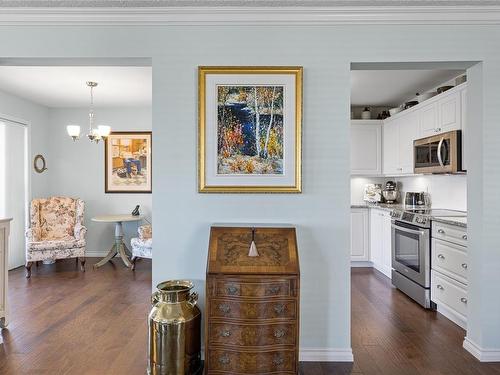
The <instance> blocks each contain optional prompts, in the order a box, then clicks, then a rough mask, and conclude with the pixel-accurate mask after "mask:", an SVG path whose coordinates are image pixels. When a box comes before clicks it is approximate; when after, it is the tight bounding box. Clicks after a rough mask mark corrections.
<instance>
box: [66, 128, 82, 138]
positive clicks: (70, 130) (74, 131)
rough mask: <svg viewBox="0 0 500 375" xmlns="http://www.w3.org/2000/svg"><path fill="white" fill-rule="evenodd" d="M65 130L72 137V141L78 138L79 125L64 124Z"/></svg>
mask: <svg viewBox="0 0 500 375" xmlns="http://www.w3.org/2000/svg"><path fill="white" fill-rule="evenodd" d="M66 131H67V132H68V135H69V136H70V137H71V138H73V141H76V140H77V139H79V138H80V126H78V125H68V126H66Z"/></svg>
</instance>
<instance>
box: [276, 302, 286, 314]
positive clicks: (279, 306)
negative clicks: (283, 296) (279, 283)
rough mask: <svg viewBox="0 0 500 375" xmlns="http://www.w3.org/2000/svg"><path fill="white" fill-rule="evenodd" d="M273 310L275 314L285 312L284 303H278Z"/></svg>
mask: <svg viewBox="0 0 500 375" xmlns="http://www.w3.org/2000/svg"><path fill="white" fill-rule="evenodd" d="M274 312H275V313H276V314H283V313H284V312H285V305H284V304H282V303H279V304H277V305H275V306H274Z"/></svg>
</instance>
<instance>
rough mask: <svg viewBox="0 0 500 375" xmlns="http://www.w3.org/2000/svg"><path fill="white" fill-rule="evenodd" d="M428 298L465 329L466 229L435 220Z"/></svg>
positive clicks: (433, 224) (466, 283)
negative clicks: (429, 294) (429, 295)
mask: <svg viewBox="0 0 500 375" xmlns="http://www.w3.org/2000/svg"><path fill="white" fill-rule="evenodd" d="M431 255H432V262H431V264H432V267H431V301H432V302H434V303H435V304H436V305H437V310H438V312H440V313H441V314H443V315H444V316H446V317H447V318H448V319H450V320H451V321H453V322H454V323H456V324H458V325H459V326H460V327H462V328H464V329H467V289H468V286H467V285H468V280H467V273H468V268H469V264H468V255H467V228H463V227H460V226H456V225H449V224H445V223H440V222H436V221H434V222H433V223H432V240H431Z"/></svg>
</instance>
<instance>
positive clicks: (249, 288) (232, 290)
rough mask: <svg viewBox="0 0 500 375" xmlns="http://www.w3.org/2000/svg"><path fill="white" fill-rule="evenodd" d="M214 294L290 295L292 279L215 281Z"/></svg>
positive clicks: (228, 295) (243, 295)
mask: <svg viewBox="0 0 500 375" xmlns="http://www.w3.org/2000/svg"><path fill="white" fill-rule="evenodd" d="M215 295H216V296H222V297H250V298H253V297H291V296H293V293H292V280H286V279H284V280H283V279H276V280H272V279H270V280H262V281H261V280H238V279H234V280H231V279H224V280H217V281H215Z"/></svg>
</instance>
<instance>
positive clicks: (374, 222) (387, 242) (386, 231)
mask: <svg viewBox="0 0 500 375" xmlns="http://www.w3.org/2000/svg"><path fill="white" fill-rule="evenodd" d="M391 237H392V235H391V215H390V214H389V211H384V210H379V209H375V208H372V209H370V250H371V261H372V262H373V267H375V269H377V270H379V271H380V272H382V273H383V274H384V275H386V276H387V277H389V278H390V277H391V259H392V257H391V242H392V238H391Z"/></svg>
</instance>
